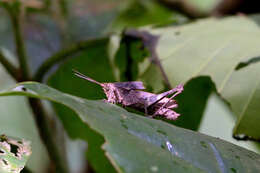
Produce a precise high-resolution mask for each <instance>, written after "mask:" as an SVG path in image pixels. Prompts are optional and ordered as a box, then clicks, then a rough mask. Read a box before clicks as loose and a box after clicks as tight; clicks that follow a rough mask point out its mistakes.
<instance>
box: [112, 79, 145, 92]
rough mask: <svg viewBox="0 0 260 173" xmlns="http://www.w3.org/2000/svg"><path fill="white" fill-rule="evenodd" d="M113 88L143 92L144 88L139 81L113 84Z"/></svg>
mask: <svg viewBox="0 0 260 173" xmlns="http://www.w3.org/2000/svg"><path fill="white" fill-rule="evenodd" d="M113 84H114V85H115V87H119V88H124V89H127V90H144V89H145V87H144V85H143V82H141V81H130V82H115V83H113Z"/></svg>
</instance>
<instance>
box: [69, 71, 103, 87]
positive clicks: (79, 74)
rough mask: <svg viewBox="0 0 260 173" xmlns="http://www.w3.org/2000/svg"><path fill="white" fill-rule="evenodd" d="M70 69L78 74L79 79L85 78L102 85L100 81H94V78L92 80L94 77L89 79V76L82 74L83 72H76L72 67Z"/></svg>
mask: <svg viewBox="0 0 260 173" xmlns="http://www.w3.org/2000/svg"><path fill="white" fill-rule="evenodd" d="M72 71H73V73H74V74H75V75H76V76H78V77H79V78H81V79H85V80H88V81H90V82H93V83H95V84H98V85H100V86H103V84H102V83H100V82H98V81H96V80H94V79H91V78H90V77H88V76H86V75H84V74H82V73H80V72H78V71H77V70H74V69H73V70H72Z"/></svg>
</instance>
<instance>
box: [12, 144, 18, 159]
mask: <svg viewBox="0 0 260 173" xmlns="http://www.w3.org/2000/svg"><path fill="white" fill-rule="evenodd" d="M10 146H11V153H13V154H14V155H15V156H16V157H17V156H18V154H17V153H18V148H19V147H18V146H17V145H14V144H10Z"/></svg>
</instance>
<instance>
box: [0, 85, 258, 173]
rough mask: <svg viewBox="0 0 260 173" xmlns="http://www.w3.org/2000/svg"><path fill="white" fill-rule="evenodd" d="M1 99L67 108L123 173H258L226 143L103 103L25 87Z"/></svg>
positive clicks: (253, 161)
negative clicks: (23, 98) (30, 100)
mask: <svg viewBox="0 0 260 173" xmlns="http://www.w3.org/2000/svg"><path fill="white" fill-rule="evenodd" d="M0 95H2V96H7V95H26V96H31V97H36V98H41V99H48V100H51V101H54V102H57V103H61V104H64V105H66V106H68V107H69V108H71V109H72V110H74V111H75V112H76V113H77V114H78V116H79V117H80V119H81V120H82V121H83V122H84V123H86V125H87V124H88V125H89V126H90V127H91V128H92V129H93V130H95V131H97V132H98V133H100V134H101V135H103V136H104V139H105V141H106V142H105V144H104V145H103V149H104V150H105V151H106V155H107V156H108V157H109V159H110V161H111V162H112V163H113V165H114V166H115V167H116V169H117V170H118V171H119V172H169V171H173V170H174V171H175V172H259V171H260V166H259V165H260V164H259V163H260V156H259V155H258V154H256V153H254V152H251V151H248V150H246V149H244V148H241V147H238V146H236V145H233V144H231V143H228V142H225V141H223V140H221V139H217V138H213V137H210V136H207V135H203V134H200V133H197V132H193V131H190V130H185V129H182V128H178V127H175V126H172V125H170V124H168V123H165V122H163V121H160V120H155V119H150V118H147V117H143V116H140V115H137V114H133V113H129V112H127V111H126V110H124V109H122V108H120V107H118V106H116V105H113V104H108V103H105V102H103V101H91V100H86V99H82V98H79V97H76V96H72V95H68V94H65V93H62V92H60V91H57V90H55V89H52V88H50V87H48V86H46V85H43V84H39V83H35V82H25V83H20V84H18V85H16V86H15V87H13V88H11V89H10V90H8V91H6V92H2V93H1V94H0Z"/></svg>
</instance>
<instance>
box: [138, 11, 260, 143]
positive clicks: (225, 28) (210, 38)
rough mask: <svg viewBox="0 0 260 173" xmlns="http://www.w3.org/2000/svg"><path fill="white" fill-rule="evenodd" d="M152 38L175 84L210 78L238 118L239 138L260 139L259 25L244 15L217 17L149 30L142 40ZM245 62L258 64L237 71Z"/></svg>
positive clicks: (165, 69)
mask: <svg viewBox="0 0 260 173" xmlns="http://www.w3.org/2000/svg"><path fill="white" fill-rule="evenodd" d="M147 32H148V34H147ZM149 34H150V37H151V38H152V37H153V38H152V39H151V40H150V41H152V40H156V41H157V42H156V45H155V44H150V45H155V46H154V47H151V48H150V49H153V50H155V51H156V56H157V58H159V60H160V63H161V65H162V68H163V69H164V71H165V74H167V77H168V80H169V81H170V83H171V84H172V85H173V86H174V85H176V84H179V83H186V82H187V81H188V80H190V79H191V78H193V77H197V76H209V77H210V78H211V79H212V81H213V82H214V83H215V85H216V89H217V92H218V93H219V94H220V95H221V96H222V97H223V98H224V99H225V100H226V101H228V102H229V103H230V105H231V108H232V110H233V111H234V113H235V114H236V115H237V116H238V121H237V124H236V126H235V129H234V135H235V136H240V135H243V134H245V135H247V136H249V137H252V138H254V139H260V133H259V132H260V126H259V123H258V122H260V104H259V100H260V80H259V75H260V70H259V69H260V63H257V61H255V60H254V61H252V60H251V59H259V56H260V49H259V44H260V29H259V26H258V24H257V23H256V22H254V21H253V20H252V19H251V18H248V17H241V16H237V17H228V18H224V19H213V18H212V19H205V20H199V21H197V22H194V23H191V24H187V25H183V26H179V27H166V28H159V29H158V28H157V29H145V30H142V31H140V33H139V36H140V35H143V37H144V36H145V37H146V38H145V39H146V41H147V39H148V41H147V42H149V38H147V35H149ZM154 37H156V38H157V39H154ZM241 62H256V63H252V64H251V65H249V66H247V67H244V68H237V66H238V65H239V64H240V63H241ZM194 92H196V91H194ZM194 106H196V103H194Z"/></svg>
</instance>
